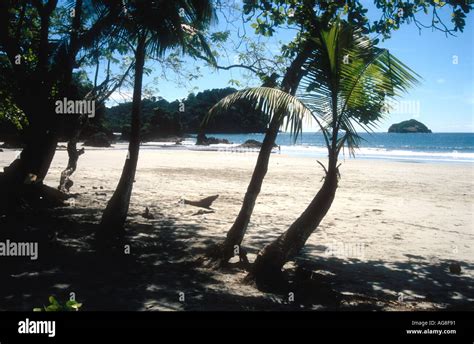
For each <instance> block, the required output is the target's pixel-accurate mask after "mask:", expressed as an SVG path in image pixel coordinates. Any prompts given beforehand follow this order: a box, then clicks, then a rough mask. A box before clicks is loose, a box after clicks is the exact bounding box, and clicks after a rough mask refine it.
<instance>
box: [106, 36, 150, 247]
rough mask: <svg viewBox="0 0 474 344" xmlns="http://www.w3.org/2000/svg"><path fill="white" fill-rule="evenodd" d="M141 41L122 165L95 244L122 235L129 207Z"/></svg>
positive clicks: (142, 52) (135, 160) (138, 109)
mask: <svg viewBox="0 0 474 344" xmlns="http://www.w3.org/2000/svg"><path fill="white" fill-rule="evenodd" d="M145 39H146V37H145V35H142V37H140V38H139V41H138V46H137V50H136V53H135V60H136V63H135V80H134V87H133V102H132V127H131V135H130V142H129V145H128V155H127V160H126V161H125V165H124V167H123V171H122V175H121V177H120V181H119V183H118V185H117V188H116V190H115V192H114V194H113V196H112V198H111V199H110V201H109V203H108V204H107V207H106V209H105V211H104V214H103V216H102V221H101V224H100V229H99V232H98V233H97V238H98V239H99V240H101V239H106V238H109V237H114V236H117V235H121V234H123V232H124V224H125V220H126V218H127V213H128V208H129V205H130V197H131V195H132V188H133V182H134V179H135V172H136V169H137V163H138V154H139V151H140V115H141V97H142V80H143V66H144V63H145Z"/></svg>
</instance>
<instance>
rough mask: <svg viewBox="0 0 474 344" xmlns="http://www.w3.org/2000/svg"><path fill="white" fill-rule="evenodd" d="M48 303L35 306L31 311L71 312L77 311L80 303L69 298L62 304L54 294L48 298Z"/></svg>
mask: <svg viewBox="0 0 474 344" xmlns="http://www.w3.org/2000/svg"><path fill="white" fill-rule="evenodd" d="M48 301H49V305H47V306H43V308H41V307H37V308H33V312H43V311H45V312H72V311H78V310H79V309H80V308H81V306H82V303H79V302H77V301H75V300H69V301H67V302H66V303H65V304H64V305H62V304H60V303H59V302H58V300H56V298H55V297H54V296H50V297H49V298H48Z"/></svg>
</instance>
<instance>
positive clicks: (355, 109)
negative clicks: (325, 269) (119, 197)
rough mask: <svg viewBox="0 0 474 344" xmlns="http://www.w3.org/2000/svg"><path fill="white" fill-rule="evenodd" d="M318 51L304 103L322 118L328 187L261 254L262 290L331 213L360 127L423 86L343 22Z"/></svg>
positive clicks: (257, 270)
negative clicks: (342, 161)
mask: <svg viewBox="0 0 474 344" xmlns="http://www.w3.org/2000/svg"><path fill="white" fill-rule="evenodd" d="M315 43H316V45H317V46H318V49H317V50H315V52H314V55H313V57H312V58H311V59H310V63H309V64H308V74H307V75H306V77H305V78H304V80H303V83H302V84H303V86H305V87H306V90H305V94H304V95H303V96H301V97H300V99H301V101H302V102H303V103H304V104H305V105H306V106H307V107H308V108H310V109H311V110H312V112H313V113H314V114H315V115H317V117H318V118H319V121H318V123H319V124H320V128H321V131H322V133H323V135H324V139H325V143H326V148H327V152H328V162H327V165H324V164H323V163H320V164H321V166H322V167H323V168H324V172H325V176H324V182H323V184H322V186H321V188H320V190H319V191H318V192H317V194H316V195H315V197H314V198H313V200H312V201H311V203H310V204H309V205H308V207H307V208H306V209H305V211H304V212H303V213H302V214H301V215H300V216H299V217H298V218H297V219H296V221H295V222H293V224H292V225H291V226H290V227H289V228H288V230H287V231H286V232H284V233H283V234H281V235H280V236H279V237H278V238H277V239H275V240H274V241H273V242H271V243H270V244H268V245H267V246H265V247H264V248H263V249H262V250H261V251H260V252H259V253H258V255H257V259H256V261H255V264H254V266H253V270H252V271H251V273H250V275H249V277H250V278H254V279H255V281H256V282H257V285H259V286H260V287H263V288H265V287H269V286H272V285H273V284H274V283H275V282H276V281H278V280H279V279H280V278H281V272H282V268H283V265H284V264H285V263H286V262H288V261H289V260H291V259H292V258H294V257H295V256H296V255H297V254H298V253H299V252H300V251H301V249H302V248H303V247H304V245H305V243H306V241H307V239H308V238H309V236H310V235H311V233H313V232H314V231H315V230H316V229H317V228H318V226H319V224H320V223H321V221H322V220H323V218H324V217H325V215H326V214H327V212H328V210H329V209H330V207H331V205H332V203H333V201H334V198H335V194H336V190H337V187H338V179H339V178H340V175H339V164H338V157H339V155H340V153H341V151H342V150H344V147H347V148H348V151H349V154H350V155H352V156H354V153H355V149H356V148H357V147H358V145H359V143H360V140H361V137H360V136H359V134H358V133H357V131H356V128H357V127H361V128H363V129H364V130H366V131H369V132H370V131H371V130H372V129H373V127H374V126H375V125H376V124H377V122H378V121H379V120H380V119H381V118H382V117H383V115H384V113H385V110H386V106H385V105H386V104H387V99H389V98H396V97H398V96H400V95H401V94H403V93H404V92H406V91H407V90H408V89H409V88H410V87H412V86H414V85H416V84H417V83H418V79H419V76H418V75H417V74H416V73H415V72H413V71H412V70H411V69H410V68H408V67H407V66H406V65H405V64H403V63H402V62H401V61H400V60H398V59H397V58H396V57H394V56H393V55H392V54H391V53H390V52H389V51H388V50H386V49H381V48H378V47H376V46H375V45H374V43H373V41H372V40H370V39H369V38H368V37H366V36H364V35H362V34H361V33H360V32H359V31H357V30H354V29H353V27H351V25H349V24H348V23H346V22H343V21H339V20H338V21H335V22H334V23H333V25H332V26H331V28H330V29H329V30H323V31H321V32H320V35H319V37H317V38H315Z"/></svg>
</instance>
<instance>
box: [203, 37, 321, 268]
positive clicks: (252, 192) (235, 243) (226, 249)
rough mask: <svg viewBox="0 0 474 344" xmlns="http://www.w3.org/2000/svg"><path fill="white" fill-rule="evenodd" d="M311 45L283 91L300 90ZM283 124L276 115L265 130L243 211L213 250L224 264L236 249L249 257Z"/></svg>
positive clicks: (291, 68)
mask: <svg viewBox="0 0 474 344" xmlns="http://www.w3.org/2000/svg"><path fill="white" fill-rule="evenodd" d="M311 48H312V44H311V42H310V41H308V42H306V43H305V44H304V45H303V48H302V50H301V51H300V52H299V53H298V55H297V56H296V58H295V59H294V60H293V62H292V63H291V65H290V66H289V67H288V69H287V71H286V73H285V76H284V78H283V80H282V82H281V87H280V88H281V89H282V90H283V91H285V92H288V93H290V94H292V95H294V94H295V93H296V90H297V88H298V85H299V83H300V81H301V78H302V77H303V76H304V74H305V70H304V69H303V68H302V67H303V65H304V63H305V62H306V60H307V58H308V57H309V55H310V53H311ZM281 124H282V120H281V119H279V118H277V116H273V118H272V120H271V122H270V125H269V127H268V130H267V132H266V134H265V138H264V139H263V143H262V147H261V149H260V152H259V154H258V158H257V163H256V165H255V169H254V171H253V174H252V179H251V180H250V184H249V186H248V188H247V192H246V194H245V197H244V201H243V203H242V207H241V209H240V212H239V214H238V215H237V218H236V219H235V221H234V224H233V225H232V227H231V228H230V229H229V231H228V233H227V236H226V239H225V240H224V242H223V243H222V244H221V245H220V246H218V248H217V250H216V251H215V252H213V253H212V255H213V256H217V258H218V259H220V260H221V263H222V264H225V263H227V262H228V261H229V259H230V258H232V257H233V256H234V254H235V253H238V254H239V256H240V258H241V259H242V260H244V261H246V257H245V252H244V251H242V248H241V247H240V245H241V243H242V240H243V238H244V236H245V233H246V231H247V227H248V224H249V222H250V218H251V216H252V212H253V209H254V207H255V202H256V200H257V197H258V194H259V193H260V190H261V188H262V183H263V179H264V178H265V175H266V174H267V170H268V163H269V161H270V154H271V151H272V149H273V146H274V145H275V141H276V138H277V135H278V130H279V128H280V126H281Z"/></svg>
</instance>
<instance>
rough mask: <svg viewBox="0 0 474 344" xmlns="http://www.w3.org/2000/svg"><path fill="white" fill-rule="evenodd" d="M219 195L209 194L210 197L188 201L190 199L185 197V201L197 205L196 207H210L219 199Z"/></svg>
mask: <svg viewBox="0 0 474 344" xmlns="http://www.w3.org/2000/svg"><path fill="white" fill-rule="evenodd" d="M217 197H219V195H214V196H209V197H206V198H203V199H201V200H199V201H188V200H186V199H184V200H183V203H184V204H189V205H192V206H195V207H200V208H206V209H210V208H211V205H212V203H213V202H214V201H215V200H216V199H217Z"/></svg>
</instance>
